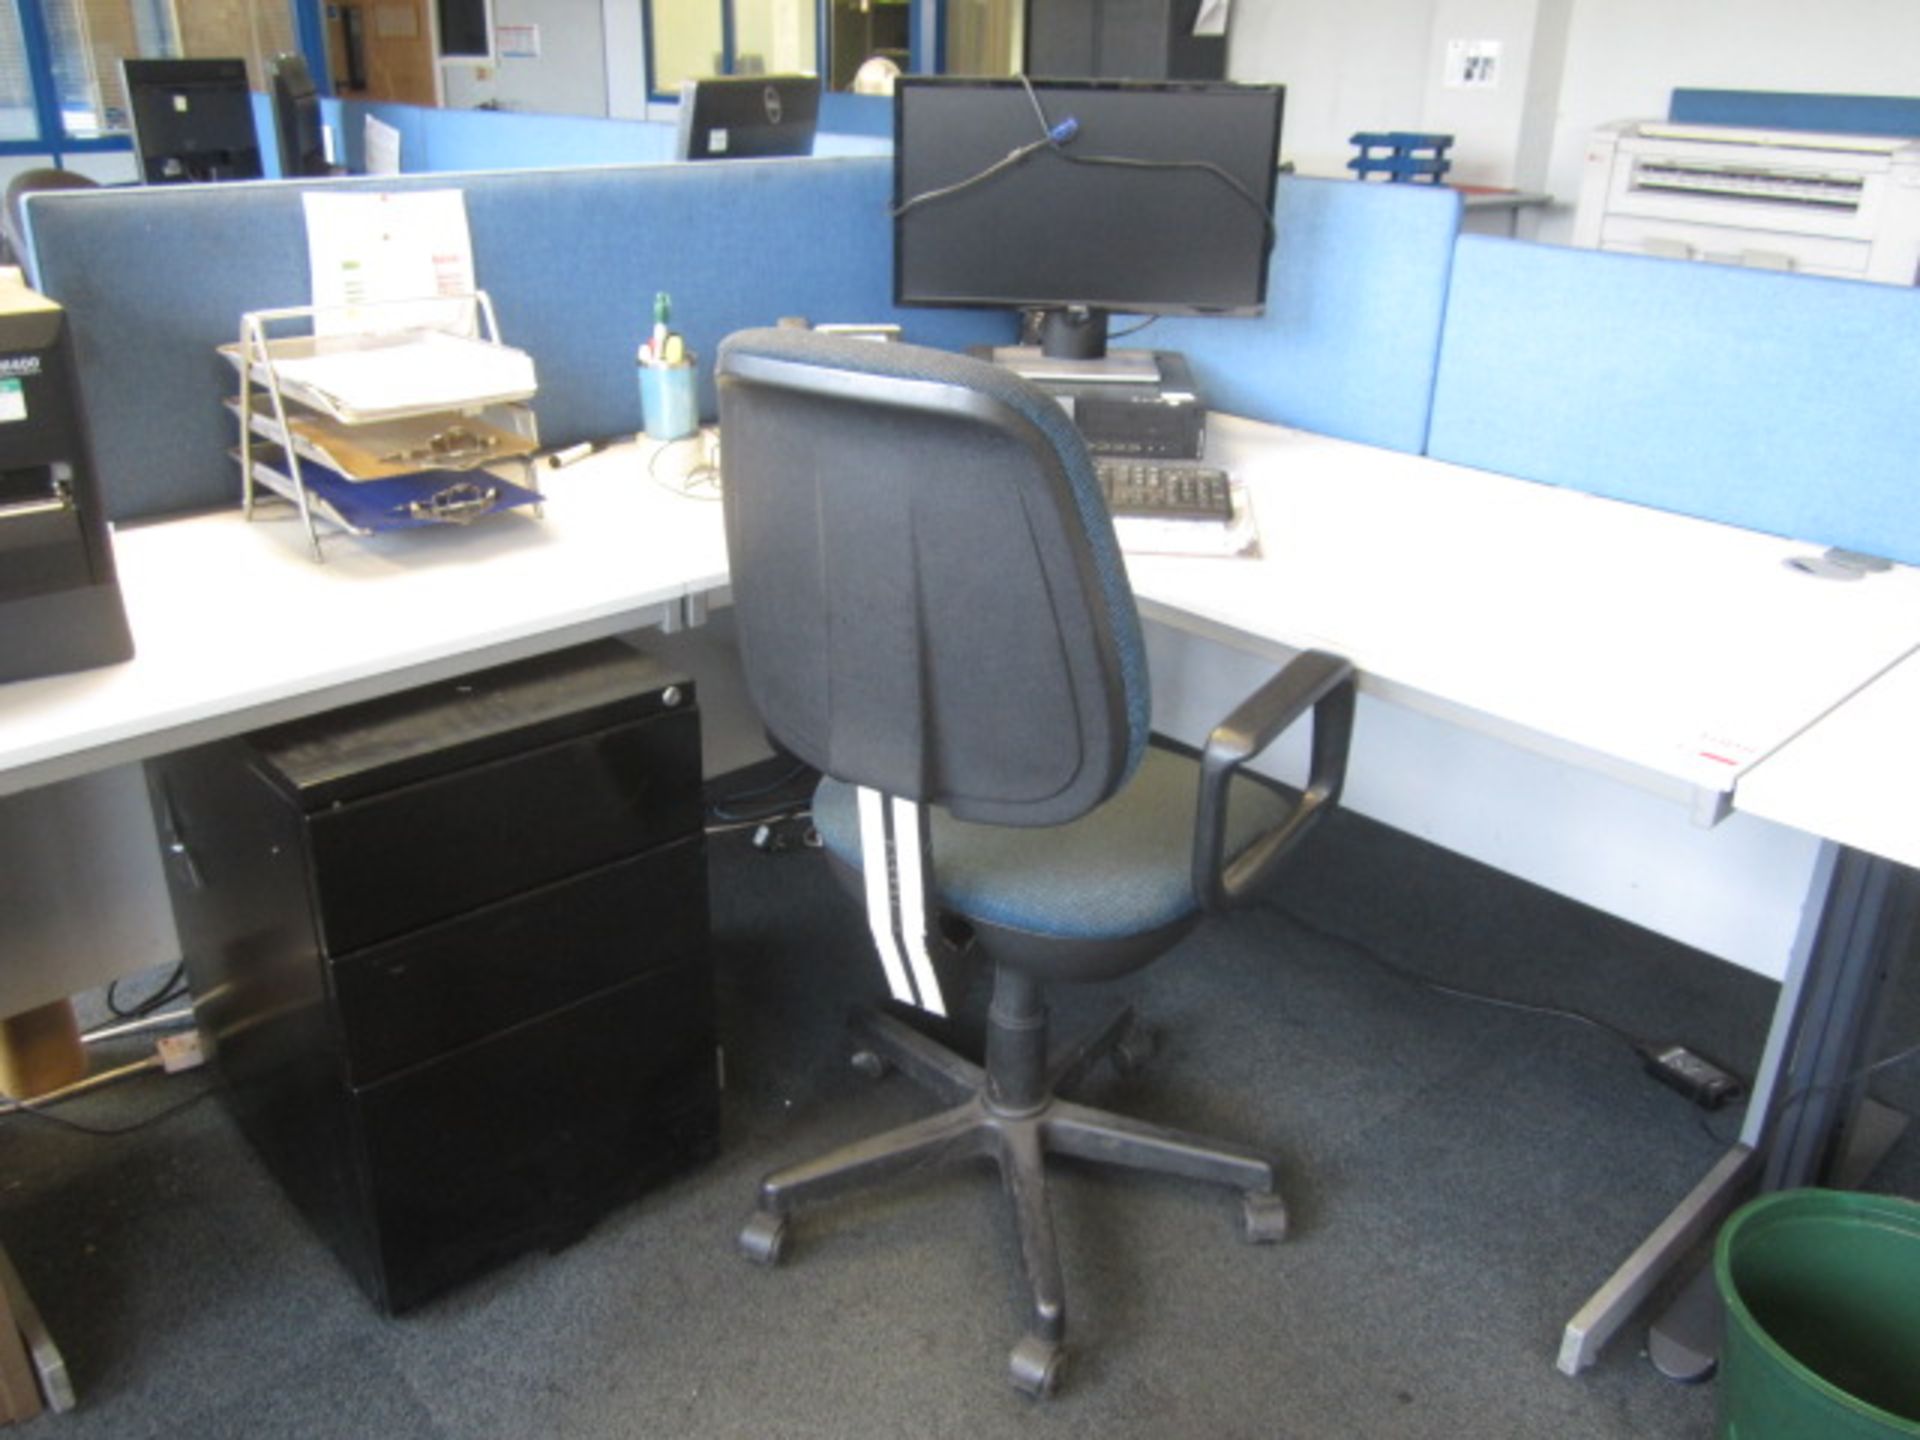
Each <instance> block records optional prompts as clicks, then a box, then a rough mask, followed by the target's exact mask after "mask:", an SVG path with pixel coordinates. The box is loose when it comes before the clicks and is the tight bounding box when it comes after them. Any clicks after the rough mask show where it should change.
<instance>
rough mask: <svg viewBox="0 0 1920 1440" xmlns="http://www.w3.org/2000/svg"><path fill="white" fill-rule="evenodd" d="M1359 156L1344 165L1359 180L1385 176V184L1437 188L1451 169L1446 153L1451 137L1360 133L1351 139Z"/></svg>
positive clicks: (1408, 131)
mask: <svg viewBox="0 0 1920 1440" xmlns="http://www.w3.org/2000/svg"><path fill="white" fill-rule="evenodd" d="M1351 143H1352V144H1354V145H1355V146H1357V147H1359V150H1360V153H1359V154H1358V155H1356V156H1354V157H1353V159H1351V160H1349V161H1348V162H1347V168H1348V169H1349V170H1351V171H1353V172H1354V173H1355V174H1356V175H1357V176H1358V177H1359V178H1360V179H1362V180H1371V179H1373V178H1374V177H1375V176H1385V177H1386V178H1387V179H1388V180H1410V181H1424V182H1425V183H1426V184H1429V185H1438V184H1439V183H1440V181H1441V178H1442V177H1443V176H1444V175H1445V174H1446V173H1447V171H1448V170H1449V169H1450V168H1451V167H1452V165H1453V162H1452V161H1451V160H1449V159H1448V158H1447V150H1448V148H1449V147H1451V146H1452V144H1453V136H1451V135H1421V134H1418V133H1416V132H1414V131H1410V130H1387V131H1369V130H1363V131H1361V132H1360V133H1359V134H1357V135H1355V136H1353V137H1352V141H1351Z"/></svg>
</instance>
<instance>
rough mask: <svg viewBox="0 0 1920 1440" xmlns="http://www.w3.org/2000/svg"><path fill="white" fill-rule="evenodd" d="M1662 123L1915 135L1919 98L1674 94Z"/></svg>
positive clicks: (1720, 92)
mask: <svg viewBox="0 0 1920 1440" xmlns="http://www.w3.org/2000/svg"><path fill="white" fill-rule="evenodd" d="M1667 118H1668V119H1669V120H1672V121H1674V122H1676V123H1679V124H1687V125H1756V126H1759V127H1761V128H1762V129H1767V130H1815V131H1820V132H1824V133H1826V134H1834V135H1920V98H1915V97H1914V96H1911V95H1819V94H1798V93H1795V92H1792V91H1776V90H1675V91H1674V92H1673V96H1672V98H1671V100H1670V101H1669V102H1668V105H1667Z"/></svg>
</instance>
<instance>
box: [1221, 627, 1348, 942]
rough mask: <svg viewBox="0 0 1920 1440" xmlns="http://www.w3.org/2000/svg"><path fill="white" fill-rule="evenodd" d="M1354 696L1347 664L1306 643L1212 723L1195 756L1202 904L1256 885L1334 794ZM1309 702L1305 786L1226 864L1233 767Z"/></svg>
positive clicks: (1243, 894) (1224, 903)
mask: <svg viewBox="0 0 1920 1440" xmlns="http://www.w3.org/2000/svg"><path fill="white" fill-rule="evenodd" d="M1353 700H1354V671H1353V666H1352V664H1351V663H1349V662H1348V661H1346V660H1344V659H1342V658H1341V657H1340V656H1338V655H1330V654H1328V653H1327V652H1326V651H1324V650H1307V651H1303V652H1302V653H1301V654H1299V655H1296V656H1295V657H1294V658H1293V659H1292V660H1290V661H1288V662H1287V665H1286V667H1285V668H1284V669H1282V670H1281V671H1280V673H1279V674H1278V675H1276V676H1274V677H1273V679H1271V680H1269V681H1267V683H1266V684H1264V685H1262V686H1261V687H1260V688H1259V689H1258V690H1256V691H1254V692H1253V694H1251V695H1249V696H1248V697H1247V698H1246V699H1245V700H1243V701H1241V702H1240V704H1239V705H1238V706H1236V707H1235V708H1234V711H1233V713H1232V714H1231V715H1229V716H1228V717H1227V718H1226V719H1225V720H1223V721H1221V722H1220V723H1219V724H1218V725H1216V726H1215V727H1214V730H1213V733H1212V734H1211V735H1209V736H1208V737H1207V746H1206V749H1205V750H1204V751H1203V752H1202V753H1201V756H1200V803H1199V808H1198V811H1197V813H1196V814H1195V817H1194V837H1193V893H1194V894H1195V895H1196V896H1198V897H1199V900H1200V904H1201V907H1202V908H1203V909H1206V910H1210V911H1211V910H1224V909H1226V908H1227V907H1228V906H1230V905H1235V904H1238V903H1239V902H1240V901H1242V900H1244V899H1246V898H1247V897H1248V896H1249V895H1251V894H1252V893H1253V892H1254V891H1256V890H1257V889H1259V887H1260V886H1261V885H1262V884H1264V883H1265V881H1266V879H1267V877H1268V875H1269V874H1271V873H1272V871H1273V869H1274V867H1275V866H1276V865H1277V864H1278V863H1279V861H1280V860H1281V858H1282V857H1284V856H1285V855H1286V853H1287V852H1288V851H1289V850H1291V849H1292V848H1293V847H1294V846H1295V845H1297V844H1298V843H1299V842H1300V839H1301V837H1302V836H1304V835H1305V834H1306V833H1307V832H1308V831H1309V830H1311V829H1312V828H1313V827H1314V825H1315V824H1317V823H1318V822H1319V820H1320V818H1321V816H1322V815H1324V814H1325V813H1326V811H1328V810H1330V809H1331V808H1332V807H1333V806H1334V804H1335V803H1336V802H1337V801H1338V800H1339V799H1340V790H1341V787H1342V786H1343V785H1344V784H1345V783H1346V778H1347V748H1348V745H1349V742H1350V741H1351V740H1352V738H1353ZM1308 710H1312V712H1313V741H1312V745H1313V759H1312V765H1311V773H1310V775H1309V778H1308V780H1307V786H1306V789H1305V790H1303V791H1301V793H1300V799H1299V802H1298V803H1297V804H1296V805H1295V806H1294V807H1293V809H1292V810H1291V811H1290V812H1289V813H1288V815H1287V818H1286V819H1284V820H1282V821H1281V822H1280V823H1279V824H1277V825H1275V826H1274V827H1273V828H1272V829H1270V830H1268V831H1267V832H1266V833H1264V834H1263V835H1260V836H1259V837H1258V838H1256V839H1255V840H1254V841H1253V842H1252V843H1251V844H1249V845H1248V846H1247V848H1246V849H1245V850H1243V851H1241V852H1240V854H1239V856H1238V857H1237V858H1236V859H1234V861H1233V862H1232V863H1231V864H1227V863H1226V861H1225V849H1226V836H1227V792H1228V787H1229V785H1230V784H1231V782H1232V780H1233V776H1234V773H1235V772H1236V771H1237V770H1239V769H1240V767H1241V766H1242V765H1244V764H1245V763H1246V762H1247V761H1249V760H1251V759H1253V757H1254V756H1256V755H1258V754H1259V753H1260V752H1261V751H1262V750H1265V749H1266V748H1267V746H1269V745H1271V744H1272V743H1273V742H1274V740H1276V739H1277V738H1278V737H1279V736H1280V735H1281V733H1282V732H1283V731H1285V730H1286V729H1287V728H1288V727H1290V726H1291V725H1292V724H1293V723H1294V721H1296V720H1298V719H1299V718H1300V717H1301V716H1302V715H1304V714H1306V713H1307V711H1308Z"/></svg>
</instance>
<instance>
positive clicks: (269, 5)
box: [0, 0, 297, 156]
mask: <svg viewBox="0 0 1920 1440" xmlns="http://www.w3.org/2000/svg"><path fill="white" fill-rule="evenodd" d="M295 48H297V47H296V43H295V38H294V12H293V0H235V3H231V4H223V5H175V4H174V3H172V0H0V148H4V149H5V150H9V151H12V152H14V153H33V152H43V153H49V154H53V155H56V156H57V155H59V154H60V153H61V152H62V151H66V150H106V149H120V148H123V147H124V146H125V144H126V135H127V129H128V117H127V98H126V93H125V89H124V87H123V86H122V84H121V80H120V61H121V60H122V59H123V58H125V57H128V56H208V57H215V56H227V55H239V56H243V57H245V58H246V59H247V60H248V61H249V65H250V69H251V71H252V73H253V75H254V76H255V80H256V83H258V81H259V78H260V77H261V76H264V75H265V73H266V65H267V62H268V60H270V59H271V58H272V57H273V56H275V55H278V54H280V53H282V52H284V51H289V50H293V49H295Z"/></svg>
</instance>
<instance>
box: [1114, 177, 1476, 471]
mask: <svg viewBox="0 0 1920 1440" xmlns="http://www.w3.org/2000/svg"><path fill="white" fill-rule="evenodd" d="M1460 208H1461V207H1460V197H1459V196H1458V195H1457V194H1456V193H1455V192H1453V191H1452V190H1448V189H1445V188H1443V187H1440V186H1423V185H1365V184H1361V183H1360V182H1358V181H1353V180H1317V179H1307V178H1302V177H1300V176H1293V175H1283V176H1281V177H1280V184H1279V187H1278V191H1277V193H1276V195H1275V197H1274V224H1275V227H1276V231H1277V238H1276V242H1275V247H1274V252H1273V262H1272V265H1271V267H1270V270H1269V276H1268V281H1267V306H1266V313H1265V314H1264V315H1261V316H1260V317H1258V318H1256V319H1187V318H1181V319H1165V320H1160V321H1157V322H1156V323H1155V324H1154V325H1153V326H1152V327H1151V328H1150V329H1147V330H1145V331H1143V332H1142V333H1141V335H1140V338H1139V339H1137V340H1119V341H1116V342H1115V343H1116V344H1120V345H1150V346H1152V347H1154V348H1156V349H1162V350H1181V351H1185V352H1186V355H1187V358H1188V360H1189V361H1190V362H1191V363H1192V366H1193V372H1194V380H1195V383H1196V384H1197V385H1198V386H1199V388H1200V393H1201V394H1202V395H1203V396H1204V397H1205V398H1206V402H1207V404H1208V406H1209V407H1211V408H1212V409H1215V410H1222V411H1226V412H1227V413H1229V414H1234V415H1246V416H1250V417H1251V418H1253V419H1256V420H1269V421H1273V422H1274V423H1276V424H1280V425H1293V426H1298V427H1299V428H1301V429H1303V430H1312V431H1315V432H1317V433H1319V434H1322V435H1332V436H1335V437H1337V438H1339V439H1342V440H1358V441H1361V442H1363V443H1366V444H1370V445H1382V446H1386V447H1387V448H1389V449H1394V450H1403V451H1407V452H1409V453H1412V454H1418V453H1419V451H1420V450H1421V448H1422V447H1423V446H1424V445H1425V443H1426V438H1427V416H1428V407H1429V405H1430V403H1431V401H1432V396H1433V376H1434V367H1435V365H1436V364H1437V363H1438V358H1439V349H1440V323H1441V317H1442V314H1443V312H1444V309H1445V306H1446V295H1447V276H1448V271H1449V269H1450V268H1451V266H1452V263H1453V242H1454V237H1455V236H1456V235H1458V233H1459V230H1460ZM1124 328H1125V322H1124V321H1121V322H1119V323H1118V324H1117V325H1116V329H1124Z"/></svg>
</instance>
